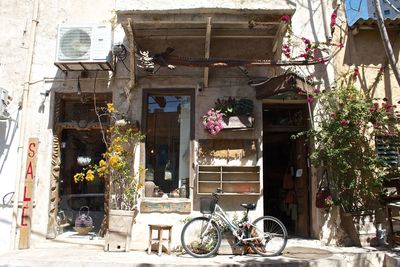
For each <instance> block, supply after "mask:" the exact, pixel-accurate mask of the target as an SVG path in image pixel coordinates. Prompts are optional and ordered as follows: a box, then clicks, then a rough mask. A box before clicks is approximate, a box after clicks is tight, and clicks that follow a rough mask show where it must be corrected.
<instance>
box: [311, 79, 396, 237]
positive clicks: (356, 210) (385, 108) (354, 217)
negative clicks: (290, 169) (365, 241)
mask: <svg viewBox="0 0 400 267" xmlns="http://www.w3.org/2000/svg"><path fill="white" fill-rule="evenodd" d="M355 77H356V75H354V74H353V75H352V76H351V77H349V78H348V79H342V81H341V82H340V84H339V86H338V88H336V89H332V90H330V91H324V92H322V93H320V92H316V93H314V95H311V96H309V98H311V99H313V101H314V100H316V99H318V104H317V105H316V114H315V122H316V126H315V127H314V129H311V130H309V131H308V132H307V134H308V135H309V136H310V137H311V138H312V140H313V141H314V142H315V149H314V150H313V151H312V153H311V160H312V161H313V163H314V164H315V166H316V167H320V168H324V169H326V170H327V171H328V174H329V184H330V190H331V192H332V196H333V197H332V201H330V203H328V204H330V205H337V206H339V207H340V208H341V211H342V215H343V216H342V225H343V226H344V228H348V227H346V224H348V225H350V224H351V225H353V224H352V222H355V223H356V224H358V225H356V227H357V229H362V228H363V227H364V229H365V230H366V231H367V232H368V231H370V232H373V235H375V230H373V231H372V230H371V229H369V228H368V227H369V226H365V225H364V226H362V225H361V223H360V220H361V221H362V220H364V222H365V218H366V216H367V217H368V216H369V219H366V220H367V221H370V222H372V221H373V220H371V217H372V216H373V211H374V210H375V209H376V208H377V207H378V206H379V197H380V195H381V193H382V189H383V181H384V179H385V175H386V174H387V173H388V166H387V165H386V164H385V162H384V161H383V160H382V159H381V158H379V157H378V155H377V153H376V149H375V146H374V142H375V138H376V136H379V135H396V136H398V135H399V131H398V128H396V123H397V122H398V121H397V119H396V116H395V111H394V109H396V106H393V105H389V104H388V102H387V99H377V98H375V99H374V98H372V97H371V96H369V95H368V92H363V91H361V90H359V89H358V88H357V87H356V86H355V84H354V80H355V79H354V78H355ZM313 101H309V102H313ZM328 208H329V207H328ZM349 220H350V221H349ZM344 230H345V231H346V229H344ZM347 230H348V229H347ZM348 232H349V231H348ZM349 235H350V237H352V236H353V237H354V235H353V234H349ZM352 239H353V244H355V245H360V242H359V241H358V242H357V241H356V240H355V238H352Z"/></svg>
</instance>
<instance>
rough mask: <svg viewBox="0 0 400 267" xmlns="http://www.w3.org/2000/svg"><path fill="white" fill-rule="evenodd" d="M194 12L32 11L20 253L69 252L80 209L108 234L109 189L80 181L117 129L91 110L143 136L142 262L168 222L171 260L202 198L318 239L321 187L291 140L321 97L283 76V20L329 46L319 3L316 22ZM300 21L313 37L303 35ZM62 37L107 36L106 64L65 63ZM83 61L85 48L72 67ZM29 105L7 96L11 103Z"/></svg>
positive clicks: (279, 6)
mask: <svg viewBox="0 0 400 267" xmlns="http://www.w3.org/2000/svg"><path fill="white" fill-rule="evenodd" d="M38 2H40V5H39V3H38ZM189 2H190V3H185V4H177V3H174V4H168V5H167V4H165V3H161V1H160V3H154V2H151V3H149V4H148V5H147V4H143V3H141V1H116V3H115V6H114V5H113V4H111V3H109V4H105V3H103V4H102V5H99V8H98V9H97V8H96V10H94V9H93V6H91V5H92V4H93V5H96V6H97V5H98V3H96V1H86V2H85V4H83V6H82V7H80V8H79V10H77V7H74V6H72V4H71V5H69V4H68V3H64V4H60V5H59V6H54V5H53V4H51V3H50V2H48V1H35V3H33V7H32V9H33V10H34V12H33V13H32V14H33V18H32V21H33V22H32V25H34V26H32V28H31V30H30V31H29V34H30V35H32V36H35V38H34V40H33V42H32V44H30V45H31V47H30V50H31V52H32V54H30V55H29V54H28V58H29V56H31V58H32V62H31V67H30V68H28V70H27V72H29V75H27V76H26V77H27V78H28V81H27V83H26V85H25V86H26V88H25V91H26V92H28V93H27V94H26V95H25V100H23V101H22V102H23V105H22V109H23V110H24V109H25V110H26V111H25V112H23V114H21V117H22V118H21V117H20V119H22V120H23V121H25V122H24V123H22V124H21V127H25V130H22V129H23V128H19V129H18V130H19V131H21V138H22V139H21V140H22V141H21V144H20V149H19V153H20V154H18V155H21V156H19V157H21V158H20V159H19V160H20V161H21V162H19V163H17V164H18V166H15V170H14V171H16V172H18V173H19V175H17V176H18V177H17V179H16V180H15V183H16V188H15V190H14V191H15V199H18V200H21V201H22V203H20V204H21V205H19V204H18V201H14V207H13V211H14V213H15V214H16V216H13V218H12V221H13V224H12V226H11V227H10V228H11V232H12V236H13V238H12V239H11V241H10V243H12V245H13V247H14V248H18V247H19V245H20V242H21V239H27V240H28V241H27V243H25V244H27V245H28V247H37V246H40V245H41V244H43V243H47V242H52V241H54V240H55V241H57V240H60V239H62V240H68V242H74V241H72V240H73V238H71V234H69V233H70V232H73V226H74V221H75V219H76V217H77V216H78V215H79V212H80V209H81V208H82V207H85V206H87V207H88V208H89V210H90V215H91V217H92V218H93V224H94V230H95V232H102V231H103V233H104V231H106V229H105V230H104V229H102V224H103V221H104V217H105V216H106V215H107V212H108V210H107V208H106V206H107V205H106V206H105V205H104V203H105V202H107V201H108V200H107V194H106V190H107V189H106V188H107V185H106V184H104V182H103V181H102V180H101V179H95V180H94V181H93V182H80V183H76V182H75V181H74V179H73V177H74V174H75V173H77V172H79V171H81V170H82V168H83V167H84V166H85V164H87V162H86V161H91V162H98V161H99V159H100V158H101V154H102V153H104V152H105V150H106V148H105V146H104V143H103V136H102V130H101V129H102V127H103V126H104V125H107V123H108V121H107V120H103V119H102V118H99V117H98V116H97V115H96V110H97V109H99V108H106V107H107V103H113V104H114V107H115V109H117V110H118V111H120V112H122V113H124V114H125V115H126V117H127V118H129V120H130V121H131V122H132V123H133V124H134V125H135V126H136V127H137V129H138V130H140V131H141V132H142V133H143V134H144V135H145V136H146V138H145V140H144V141H143V142H142V143H141V144H140V147H139V150H138V152H137V162H138V163H139V164H140V165H142V166H144V167H145V168H146V169H147V173H146V177H145V178H142V181H141V182H142V184H143V187H142V188H141V189H140V190H141V192H140V198H139V201H138V209H139V214H138V215H137V217H136V223H135V225H134V227H133V229H132V238H131V240H132V241H131V246H130V249H137V250H144V249H146V248H147V240H148V224H150V223H160V222H162V223H164V224H171V225H173V246H174V247H178V246H179V244H180V241H179V240H180V239H179V236H180V231H181V229H182V227H183V222H184V221H185V220H186V219H188V218H189V217H194V216H197V215H200V207H199V199H200V197H203V196H207V195H209V194H210V193H211V192H213V191H215V189H216V188H222V189H223V190H224V194H223V197H222V198H221V205H222V206H223V207H224V208H226V210H228V211H229V214H230V215H231V216H236V217H239V218H240V216H241V215H242V210H241V208H240V203H245V202H254V203H257V208H256V210H255V211H253V212H252V215H251V217H252V218H256V217H259V216H262V215H268V214H269V215H273V216H276V217H278V218H280V219H281V220H282V221H283V222H284V224H285V225H286V227H287V228H288V231H289V234H290V235H292V236H299V237H305V238H309V237H313V238H317V237H318V235H319V231H320V227H321V225H322V216H321V214H320V212H319V211H318V210H317V209H316V208H315V207H314V205H313V203H314V199H313V196H314V195H315V192H316V184H317V183H316V176H315V173H314V172H313V170H312V168H311V166H309V163H308V159H307V154H308V146H307V143H306V141H305V140H303V139H296V140H293V139H292V138H291V136H292V135H293V134H296V133H298V132H301V131H304V130H307V129H308V128H309V127H310V120H312V116H311V115H310V114H311V112H310V111H311V110H310V105H309V103H308V102H307V98H306V97H305V96H304V95H303V94H301V93H299V92H307V91H308V90H312V87H311V85H310V84H309V83H307V82H306V81H305V79H304V77H303V76H302V75H301V74H299V73H295V72H288V71H287V68H286V67H282V66H279V65H276V64H275V63H274V62H275V61H276V60H278V59H280V58H281V57H282V48H281V47H282V43H283V40H284V37H285V34H286V32H287V27H288V26H287V23H286V22H285V21H282V16H285V15H288V16H290V17H291V19H292V25H293V26H292V30H293V31H294V32H295V33H298V35H301V36H307V37H308V38H310V39H315V40H323V39H325V38H326V37H325V34H326V32H325V31H324V24H323V23H322V21H323V20H322V19H319V20H317V19H316V18H317V17H318V18H320V17H322V10H321V9H320V8H318V7H317V6H318V3H319V1H312V5H313V6H314V5H315V12H316V13H315V14H312V15H310V13H309V12H308V9H310V8H313V6H312V7H307V6H304V5H303V3H302V2H303V1H299V3H298V4H297V5H295V4H290V3H286V2H285V3H281V2H282V1H276V3H275V2H274V3H271V1H266V2H264V1H256V2H254V1H248V3H247V1H245V2H246V3H241V4H235V3H225V2H224V1H221V3H220V4H218V5H217V4H215V3H211V2H212V1H210V2H208V1H206V2H205V3H195V1H192V2H191V1H189ZM272 2H273V1H272ZM304 2H305V1H304ZM189 4H190V5H189ZM186 5H188V6H186ZM26 8H28V6H27V7H26ZM89 10H90V11H91V12H92V11H93V13H91V14H90V15H88V14H87V12H89ZM112 10H116V11H115V12H114V13H113V14H112V13H111V11H112ZM51 11H53V12H51ZM55 14H57V16H56V15H55ZM35 16H37V17H36V18H35ZM305 17H307V20H306V21H307V23H300V22H301V21H304V18H305ZM83 18H85V19H83ZM29 19H30V18H29ZM36 21H40V23H39V24H35V23H36ZM104 21H107V22H106V23H105V22H104ZM311 22H312V23H311ZM316 23H319V24H318V27H316ZM58 24H60V25H64V26H65V25H69V26H65V28H67V27H78V28H79V27H80V30H83V31H85V29H87V28H90V29H92V30H93V31H95V28H91V27H97V26H96V25H111V26H110V28H112V30H111V31H110V32H111V38H110V50H113V55H111V54H110V56H111V59H110V60H109V59H107V57H106V58H105V60H104V61H102V62H100V63H99V62H97V61H96V60H94V61H90V60H89V61H86V62H66V61H62V60H59V58H57V55H58V54H57V53H58V49H59V46H60V43H59V38H60V28H58V27H57V25H58ZM93 25H95V26H93ZM107 27H108V26H107ZM316 29H318V30H316ZM56 36H58V37H56ZM108 36H109V35H108V33H107V34H106V35H104V36H100V37H99V38H100V39H102V38H104V39H106V40H108V39H107V38H108ZM106 37H107V38H106ZM84 39H85V37H82V36H81V37H80V40H81V42H83V41H84ZM82 40H83V41H82ZM111 40H112V41H111ZM57 42H58V43H57ZM3 45H5V44H3ZM80 49H84V47H83V48H79V49H76V51H75V50H74V53H80ZM133 51H135V52H134V53H133ZM110 53H111V52H110ZM21 54H22V52H21ZM54 54H56V60H55V59H54V56H53V55H54ZM219 59H224V60H219ZM249 60H250V62H248V61H249ZM255 61H257V62H260V61H261V64H258V65H257V64H254V62H255ZM238 62H246V63H245V64H241V63H238ZM55 63H56V64H55ZM329 64H330V63H327V64H326V66H327V68H319V67H314V66H311V67H310V68H313V69H314V73H317V75H316V77H320V78H319V79H320V83H319V84H320V86H323V82H324V79H325V78H326V77H330V76H331V75H332V73H331V72H330V67H329ZM21 65H22V63H21ZM21 76H22V75H21ZM19 79H21V80H23V78H22V77H20V78H19ZM8 80H10V78H8ZM328 80H329V79H328ZM321 84H322V85H321ZM275 89H276V90H275ZM10 91H11V90H10ZM23 91H24V90H21V91H18V90H17V89H16V90H15V91H14V92H12V93H13V95H14V97H15V95H18V94H19V93H22V92H23ZM233 98H234V100H236V101H238V102H239V101H240V100H241V99H246V101H244V102H246V103H247V106H248V105H251V106H252V111H251V112H250V113H249V114H248V115H247V116H246V117H239V118H233V119H231V121H229V120H226V121H225V122H224V125H225V129H223V130H222V131H220V132H218V133H217V134H215V135H214V134H210V132H209V131H207V129H205V126H204V124H203V118H204V116H205V115H206V114H207V113H208V112H209V111H210V110H211V109H212V108H215V106H216V102H218V100H220V101H232V99H233ZM229 99H230V100H229ZM250 103H251V104H250ZM13 104H15V103H12V104H11V105H13ZM15 115H17V113H16V114H15ZM22 125H25V126H22ZM27 129H29V130H27ZM30 138H38V140H39V141H38V144H37V150H36V152H37V157H36V158H35V161H36V167H35V168H34V170H29V168H28V169H27V166H26V164H25V161H26V157H27V155H29V151H30V150H29V149H30V148H29V145H28V140H30ZM13 142H16V141H13ZM14 145H15V144H14ZM10 155H11V154H10ZM10 158H12V157H10ZM28 167H29V166H28ZM27 173H29V174H31V175H32V180H33V183H32V191H31V192H28V194H31V195H27V193H26V192H27V191H26V190H24V188H25V185H26V184H25V179H22V178H19V177H26V174H27ZM4 175H5V173H4V174H3V172H2V176H4ZM28 198H29V199H30V200H31V201H30V202H29V203H26V206H24V205H25V204H24V202H23V200H26V199H28ZM24 207H26V208H24ZM25 211H26V212H25ZM28 211H29V212H28ZM24 219H28V220H29V224H28V225H29V229H28V230H27V231H26V232H25V231H21V229H22V228H23V227H21V226H24V225H22V224H21V222H23V221H24ZM100 241H101V239H100ZM90 244H93V243H91V241H90V240H88V241H87V245H90ZM96 244H97V243H96Z"/></svg>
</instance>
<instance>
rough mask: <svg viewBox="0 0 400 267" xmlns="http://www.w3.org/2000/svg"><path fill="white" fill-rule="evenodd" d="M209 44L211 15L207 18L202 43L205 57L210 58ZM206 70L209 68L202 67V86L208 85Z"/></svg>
mask: <svg viewBox="0 0 400 267" xmlns="http://www.w3.org/2000/svg"><path fill="white" fill-rule="evenodd" d="M210 45H211V17H208V18H207V31H206V42H205V45H204V50H205V55H204V57H205V58H210ZM208 72H209V68H208V67H205V68H204V87H208Z"/></svg>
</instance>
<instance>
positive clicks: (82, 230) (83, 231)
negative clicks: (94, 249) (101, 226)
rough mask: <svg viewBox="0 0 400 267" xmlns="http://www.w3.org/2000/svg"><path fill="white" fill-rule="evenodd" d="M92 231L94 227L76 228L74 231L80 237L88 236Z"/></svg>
mask: <svg viewBox="0 0 400 267" xmlns="http://www.w3.org/2000/svg"><path fill="white" fill-rule="evenodd" d="M92 229H93V227H74V230H75V231H77V232H78V234H80V235H87V234H88V233H89V232H90V231H91V230H92Z"/></svg>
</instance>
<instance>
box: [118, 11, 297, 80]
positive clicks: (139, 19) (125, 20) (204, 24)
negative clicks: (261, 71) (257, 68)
mask: <svg viewBox="0 0 400 267" xmlns="http://www.w3.org/2000/svg"><path fill="white" fill-rule="evenodd" d="M294 11H295V7H294V6H291V8H290V9H284V10H275V9H271V10H268V9H267V10H261V9H255V10H250V9H246V10H241V9H240V10H234V9H218V8H214V9H212V8H211V9H210V8H199V9H177V10H161V11H160V10H141V11H139V10H136V11H135V10H131V11H120V12H118V21H120V22H121V24H122V26H123V28H124V30H125V34H126V37H127V39H128V42H129V51H135V52H136V53H138V50H144V51H150V52H151V53H152V54H151V56H154V54H155V53H162V52H163V51H160V50H156V49H165V48H163V46H165V44H166V43H168V42H171V43H182V42H183V41H185V42H187V43H188V44H191V45H192V46H193V47H194V48H200V49H201V50H198V51H197V52H195V53H194V54H193V55H192V54H185V52H186V51H182V50H184V49H181V50H180V51H177V52H176V55H179V56H180V57H174V56H173V55H168V54H165V53H163V54H158V55H157V56H155V61H156V62H155V63H156V64H159V65H160V66H169V65H173V66H175V65H177V66H191V67H202V68H204V85H205V86H206V87H207V85H208V68H210V67H223V66H247V65H248V64H251V65H252V66H253V65H254V62H253V61H251V62H248V61H246V62H244V63H243V62H236V61H235V62H232V60H225V61H221V60H220V59H218V60H212V59H210V55H214V56H215V57H217V58H224V59H225V57H226V56H225V54H224V51H223V49H219V50H218V51H222V54H224V55H223V56H219V55H218V54H216V55H215V51H217V50H215V51H213V49H212V47H211V45H210V44H211V42H213V45H214V46H215V47H218V45H217V44H219V47H221V46H222V42H228V43H235V42H242V43H243V41H244V40H245V41H248V42H250V43H251V42H257V43H259V44H263V45H264V47H265V48H264V49H265V51H264V52H263V53H262V54H260V59H261V60H263V61H262V62H261V63H262V64H261V65H271V63H272V64H273V63H274V62H273V60H274V59H278V58H279V57H280V55H281V46H282V40H283V37H284V35H285V32H286V30H287V26H288V24H287V23H285V22H284V21H282V20H281V16H282V15H293V13H294ZM149 47H150V48H149ZM172 47H173V46H172ZM152 49H153V50H152ZM203 49H204V51H202V50H203ZM260 51H261V50H260ZM266 52H268V53H269V54H268V55H266ZM174 55H175V54H174ZM203 55H204V58H203ZM200 57H201V60H198V58H200ZM243 57H245V53H244V55H243ZM243 59H245V58H239V61H240V60H242V61H243ZM135 60H136V59H135V54H134V53H130V69H131V83H132V86H133V85H134V84H135V71H134V68H135V66H136V63H135ZM157 60H158V61H157ZM264 61H265V62H264ZM257 64H259V62H257Z"/></svg>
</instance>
